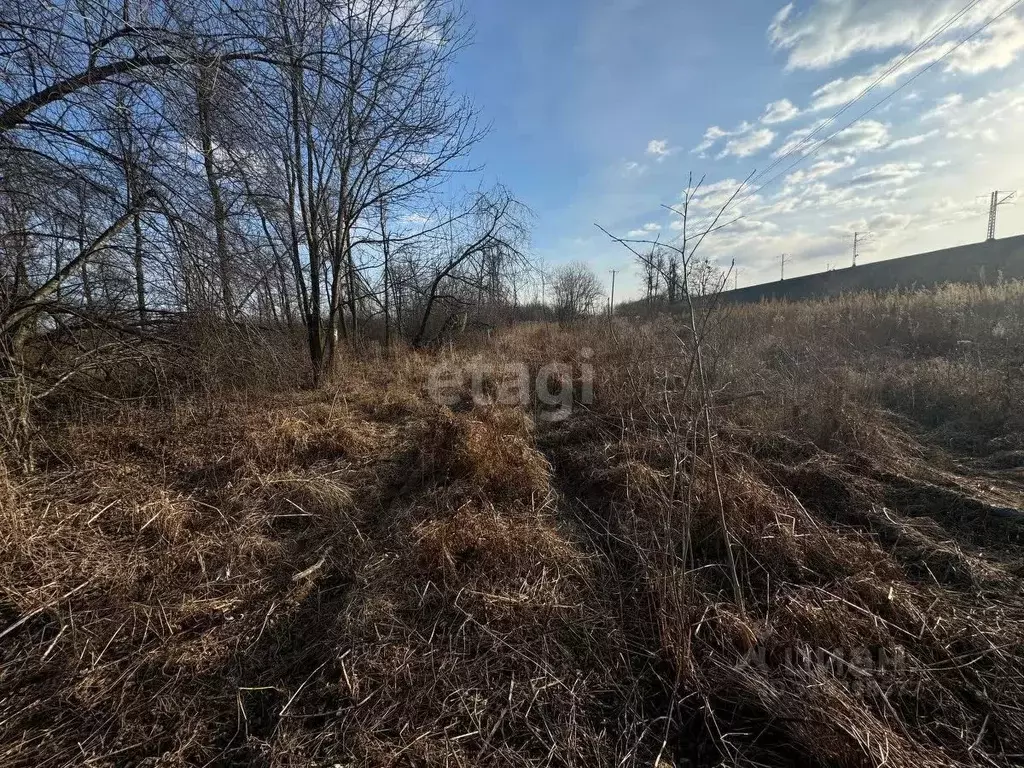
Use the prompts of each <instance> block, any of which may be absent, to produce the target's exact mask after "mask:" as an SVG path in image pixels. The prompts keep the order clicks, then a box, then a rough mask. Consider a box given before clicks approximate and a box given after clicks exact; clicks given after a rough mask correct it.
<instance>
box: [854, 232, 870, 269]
mask: <svg viewBox="0 0 1024 768" xmlns="http://www.w3.org/2000/svg"><path fill="white" fill-rule="evenodd" d="M871 237H873V235H872V233H871V232H854V233H853V266H855V267H856V266H857V259H858V258H860V247H861V246H862V245H864V243H866V242H867V241H868V240H869V239H870V238H871Z"/></svg>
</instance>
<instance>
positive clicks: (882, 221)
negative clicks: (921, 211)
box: [867, 212, 914, 232]
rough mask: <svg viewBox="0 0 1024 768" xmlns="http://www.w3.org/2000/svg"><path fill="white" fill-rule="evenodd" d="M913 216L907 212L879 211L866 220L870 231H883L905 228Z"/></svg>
mask: <svg viewBox="0 0 1024 768" xmlns="http://www.w3.org/2000/svg"><path fill="white" fill-rule="evenodd" d="M913 220H914V217H913V216H911V215H910V214H907V213H888V212H886V213H879V214H878V215H877V216H873V217H872V218H871V219H870V220H869V221H868V226H867V228H868V230H870V231H871V232H885V231H886V230H892V229H906V228H907V227H908V226H910V223H911V222H912V221H913Z"/></svg>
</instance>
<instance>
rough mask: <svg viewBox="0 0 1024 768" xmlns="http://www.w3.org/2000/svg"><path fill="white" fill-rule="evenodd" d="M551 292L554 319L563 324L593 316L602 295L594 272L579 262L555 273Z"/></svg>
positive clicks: (602, 290)
mask: <svg viewBox="0 0 1024 768" xmlns="http://www.w3.org/2000/svg"><path fill="white" fill-rule="evenodd" d="M551 292H552V294H553V296H554V300H555V317H556V318H558V321H559V322H560V323H563V324H571V323H574V322H576V321H577V320H580V319H581V318H584V317H587V316H589V315H593V314H595V313H596V312H597V311H598V310H599V308H600V305H601V297H602V296H603V295H604V289H603V288H602V287H601V281H600V280H599V279H598V277H597V275H596V274H595V273H594V270H592V269H591V268H590V267H589V266H588V265H587V264H585V263H584V262H581V261H574V262H572V263H570V264H565V265H564V266H561V267H559V268H558V269H557V270H556V271H555V274H554V276H553V277H552V280H551Z"/></svg>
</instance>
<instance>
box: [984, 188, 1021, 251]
mask: <svg viewBox="0 0 1024 768" xmlns="http://www.w3.org/2000/svg"><path fill="white" fill-rule="evenodd" d="M1003 194H1005V195H1006V197H1004V198H1002V199H1000V198H999V196H1000V195H1003ZM1016 194H1017V193H1016V192H1000V191H999V190H998V189H997V190H996V191H995V192H993V193H992V200H991V202H990V203H989V206H988V237H986V238H985V239H986V240H995V239H996V213H997V212H998V211H999V206H1000V205H1006V204H1007V203H1008V202H1010V200H1012V199H1013V198H1014V196H1015V195H1016Z"/></svg>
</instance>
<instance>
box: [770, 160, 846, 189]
mask: <svg viewBox="0 0 1024 768" xmlns="http://www.w3.org/2000/svg"><path fill="white" fill-rule="evenodd" d="M856 162H857V160H856V158H854V157H853V156H852V155H847V156H846V157H844V158H842V159H841V160H822V161H820V162H817V163H815V164H814V165H812V166H811V167H810V168H807V169H806V170H805V169H801V170H798V171H796V172H794V173H791V174H790V175H789V176H787V177H786V184H790V185H792V184H802V183H804V182H806V181H816V180H817V179H823V178H825V177H826V176H831V175H832V174H833V173H836V172H837V171H841V170H843V169H845V168H849V167H850V166H852V165H854V164H855V163H856Z"/></svg>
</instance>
